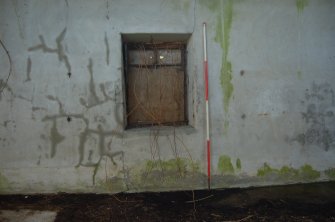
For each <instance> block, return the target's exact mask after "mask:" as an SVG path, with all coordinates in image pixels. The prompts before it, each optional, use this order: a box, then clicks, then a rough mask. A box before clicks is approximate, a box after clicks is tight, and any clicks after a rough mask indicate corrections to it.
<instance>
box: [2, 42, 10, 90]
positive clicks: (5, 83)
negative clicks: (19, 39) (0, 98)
mask: <svg viewBox="0 0 335 222" xmlns="http://www.w3.org/2000/svg"><path fill="white" fill-rule="evenodd" d="M0 44H1V47H2V48H3V49H4V50H5V52H6V54H7V57H8V61H9V72H8V76H7V78H6V80H5V81H3V80H2V79H1V80H0V94H2V92H3V90H4V89H5V87H6V86H7V83H8V80H9V77H10V75H11V73H12V59H11V57H10V54H9V52H8V50H7V48H6V46H5V44H4V43H3V42H2V40H1V39H0Z"/></svg>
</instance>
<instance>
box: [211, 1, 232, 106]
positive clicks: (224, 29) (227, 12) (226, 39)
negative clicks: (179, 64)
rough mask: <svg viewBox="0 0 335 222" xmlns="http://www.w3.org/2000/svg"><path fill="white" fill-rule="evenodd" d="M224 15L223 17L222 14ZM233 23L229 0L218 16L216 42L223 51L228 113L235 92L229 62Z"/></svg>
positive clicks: (223, 86)
mask: <svg viewBox="0 0 335 222" xmlns="http://www.w3.org/2000/svg"><path fill="white" fill-rule="evenodd" d="M221 13H223V16H222V14H221ZM232 22H233V0H227V1H225V4H224V9H223V12H222V11H221V12H220V15H218V21H217V28H216V36H215V41H216V42H218V43H220V46H221V48H222V50H223V55H222V64H221V65H222V66H221V76H220V82H221V86H222V89H223V93H224V97H223V104H224V110H225V112H226V113H227V112H228V108H229V102H230V99H231V96H232V94H233V91H234V86H233V84H232V83H231V81H232V65H231V62H230V61H229V60H228V52H229V46H230V31H231V27H232Z"/></svg>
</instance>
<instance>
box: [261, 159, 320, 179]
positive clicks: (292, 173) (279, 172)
mask: <svg viewBox="0 0 335 222" xmlns="http://www.w3.org/2000/svg"><path fill="white" fill-rule="evenodd" d="M269 175H273V176H277V177H278V178H279V179H280V180H296V181H313V180H316V179H318V178H319V177H320V175H321V173H320V172H319V171H317V170H315V169H313V167H312V166H311V165H308V164H305V165H303V166H301V167H300V168H299V169H295V168H293V167H289V166H283V167H282V168H280V169H276V168H272V167H271V166H270V165H269V164H268V163H264V165H263V166H262V167H261V168H259V169H258V171H257V176H259V177H266V176H269Z"/></svg>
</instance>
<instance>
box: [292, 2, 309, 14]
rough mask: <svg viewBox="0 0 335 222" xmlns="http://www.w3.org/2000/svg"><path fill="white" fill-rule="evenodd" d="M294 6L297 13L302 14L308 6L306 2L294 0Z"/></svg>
mask: <svg viewBox="0 0 335 222" xmlns="http://www.w3.org/2000/svg"><path fill="white" fill-rule="evenodd" d="M295 3H296V6H297V11H298V13H299V14H300V13H302V12H303V11H304V9H305V7H306V6H307V5H308V0H296V2H295Z"/></svg>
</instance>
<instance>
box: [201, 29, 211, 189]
mask: <svg viewBox="0 0 335 222" xmlns="http://www.w3.org/2000/svg"><path fill="white" fill-rule="evenodd" d="M202 34H203V47H204V79H205V100H206V141H207V143H206V146H207V181H208V189H211V141H210V138H209V104H208V61H207V38H206V23H205V22H204V23H203V32H202Z"/></svg>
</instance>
